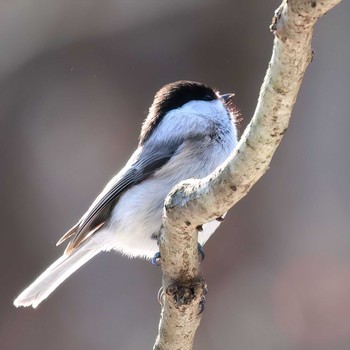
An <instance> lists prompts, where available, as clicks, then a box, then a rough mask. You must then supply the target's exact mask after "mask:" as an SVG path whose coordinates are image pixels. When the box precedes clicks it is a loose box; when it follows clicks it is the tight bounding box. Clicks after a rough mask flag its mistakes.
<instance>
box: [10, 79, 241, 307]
mask: <svg viewBox="0 0 350 350" xmlns="http://www.w3.org/2000/svg"><path fill="white" fill-rule="evenodd" d="M233 96H234V94H224V95H220V93H219V92H218V91H217V90H216V89H213V88H211V87H209V86H208V85H206V84H203V83H198V82H194V81H188V80H180V81H176V82H173V83H169V84H166V85H165V86H163V87H162V88H161V89H160V90H159V91H158V92H157V93H156V95H155V97H154V99H153V103H152V105H151V107H150V109H149V112H148V115H147V117H146V119H145V121H144V122H143V124H142V127H141V133H140V137H139V141H138V146H137V149H136V150H135V152H134V153H133V154H132V156H131V157H130V159H129V161H128V162H127V163H126V165H125V166H124V168H122V170H121V171H120V172H119V173H117V175H115V176H114V177H113V178H112V179H111V180H110V181H109V182H108V183H107V185H106V186H105V187H104V189H103V190H102V192H101V193H100V194H99V195H98V196H97V198H96V199H95V200H94V201H93V203H92V204H91V206H90V207H89V209H88V210H87V211H86V212H85V214H84V215H83V216H82V217H81V219H80V220H79V221H78V222H77V224H76V225H74V226H73V227H72V228H71V229H70V230H69V231H68V232H66V233H65V234H64V235H63V237H62V238H61V239H60V240H59V241H58V242H57V245H59V244H61V243H63V242H64V241H66V240H69V242H68V244H67V246H66V248H65V251H64V253H63V254H62V256H61V257H60V258H58V259H57V260H56V261H55V262H54V263H53V264H52V265H50V266H49V267H48V268H47V269H46V270H45V271H44V272H43V273H42V274H41V275H39V277H38V278H37V279H36V280H34V282H33V283H32V284H30V285H29V286H28V287H27V288H26V289H25V290H24V291H23V292H22V293H20V294H19V295H18V297H17V298H16V299H15V300H14V305H15V306H16V307H19V306H32V307H33V308H36V307H37V306H38V305H39V304H40V303H41V302H42V301H43V300H44V299H46V298H47V297H48V296H49V295H50V294H51V293H52V292H53V291H54V290H55V289H56V288H57V287H58V286H59V285H60V284H61V283H62V282H63V281H64V280H65V279H66V278H68V277H69V276H70V275H71V274H72V273H73V272H75V271H76V270H77V269H78V268H80V267H81V266H82V265H84V264H85V263H86V262H88V261H89V260H90V259H91V258H93V257H94V256H95V255H97V254H98V253H100V252H101V251H111V250H116V251H118V252H120V253H122V254H123V255H126V256H128V257H139V258H144V259H152V257H153V256H155V254H156V253H157V252H158V245H157V239H158V235H159V231H160V228H161V224H162V214H163V206H164V200H165V198H166V196H167V195H168V193H169V192H170V191H171V190H172V188H173V187H174V186H175V185H176V184H178V183H179V182H181V181H183V180H186V179H190V178H196V179H201V178H204V177H206V176H208V175H209V174H210V173H212V172H213V171H214V170H215V169H216V168H217V167H219V166H220V165H221V164H222V163H223V162H224V161H225V160H226V159H227V158H228V156H229V155H230V154H231V153H232V151H233V150H234V149H235V147H236V145H237V122H236V121H237V115H238V112H237V109H236V108H235V107H234V105H233V103H232V98H233ZM221 221H222V218H221V217H220V218H218V219H217V220H212V221H211V222H208V223H205V224H204V225H203V226H202V230H201V231H200V232H199V233H198V242H199V244H200V245H201V246H202V245H204V243H205V242H206V241H207V240H208V239H209V237H210V236H211V235H212V234H213V233H214V231H215V230H216V229H217V228H218V226H219V225H220V223H221Z"/></svg>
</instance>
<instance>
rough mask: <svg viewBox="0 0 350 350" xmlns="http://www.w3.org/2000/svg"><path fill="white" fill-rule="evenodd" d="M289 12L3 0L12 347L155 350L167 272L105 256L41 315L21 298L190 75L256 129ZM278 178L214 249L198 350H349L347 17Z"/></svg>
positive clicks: (127, 1) (1, 100)
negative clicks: (153, 112) (277, 29)
mask: <svg viewBox="0 0 350 350" xmlns="http://www.w3.org/2000/svg"><path fill="white" fill-rule="evenodd" d="M278 4H279V1H272V0H271V1H259V0H249V1H238V0H236V1H233V0H221V1H219V0H216V1H214V0H201V1H194V0H178V1H169V0H164V1H160V0H158V1H156V0H143V1H136V0H123V1H117V0H115V1H111V0H100V1H93V0H75V1H68V0H52V1H45V0H12V1H1V2H0V33H1V36H0V52H1V54H0V167H1V172H0V195H1V197H0V198H1V200H0V205H1V214H0V215H1V218H0V223H1V245H0V266H1V267H0V275H1V284H0V347H1V349H4V350H5V349H6V350H18V349H20V350H22V349H25V350H38V349H50V350H62V349H76V350H79V349H84V350H90V349H91V350H95V349H99V350H109V349H121V350H136V349H151V347H152V345H153V342H154V339H155V336H156V332H157V326H158V317H159V311H160V307H159V305H158V303H157V300H156V294H157V291H158V289H159V286H160V270H159V269H158V268H154V267H152V266H151V265H150V264H149V263H147V262H144V261H141V260H128V259H126V258H123V257H122V256H120V255H118V254H113V253H109V254H107V253H103V254H100V255H99V256H98V257H97V258H95V259H94V260H93V261H92V262H91V263H89V264H87V266H85V267H84V268H82V269H81V270H79V271H78V272H77V273H76V274H75V275H74V276H73V277H72V278H70V279H69V280H68V281H66V283H64V284H63V285H62V286H61V287H60V288H59V289H58V290H57V291H56V292H55V293H54V294H53V295H52V296H51V297H50V298H49V299H48V300H47V301H45V302H44V303H43V304H42V305H41V306H40V307H39V308H38V309H37V310H32V309H18V310H17V309H15V308H14V307H13V306H12V300H13V298H14V297H15V296H16V295H17V293H18V292H20V291H21V290H22V289H23V288H24V287H25V286H26V285H27V284H28V283H29V282H30V281H31V280H32V279H33V278H34V277H35V276H36V275H38V274H39V273H40V272H41V271H42V270H43V269H44V267H45V266H47V265H48V264H49V263H50V262H52V261H53V260H54V259H55V258H56V257H58V256H59V255H60V254H61V251H62V248H61V247H59V248H56V247H55V242H56V241H57V239H58V238H59V237H60V236H61V234H62V233H64V232H65V230H66V229H68V228H69V227H71V226H72V225H73V224H74V223H75V222H76V220H77V219H78V218H79V217H80V215H81V214H82V213H83V212H84V211H85V210H86V209H87V207H88V206H89V204H90V203H91V201H92V200H93V199H94V197H95V196H96V194H97V193H98V192H99V191H100V190H101V188H102V186H103V185H104V184H105V183H106V181H107V180H108V179H109V178H110V177H111V176H112V175H113V174H114V173H115V172H116V171H117V170H118V169H120V168H121V167H122V166H123V164H124V163H125V162H126V160H127V159H128V157H129V156H130V154H131V153H132V151H133V150H134V148H135V147H136V144H137V137H138V133H139V130H140V125H141V122H142V120H143V119H144V117H145V116H146V113H147V109H148V107H149V106H150V103H151V101H152V98H153V95H154V93H155V92H156V90H157V89H158V88H160V87H161V86H162V85H163V84H165V83H168V82H171V81H174V80H178V79H192V80H198V81H202V82H205V83H207V84H209V85H212V86H213V87H217V88H219V89H220V90H221V91H222V92H235V93H236V103H237V105H238V106H239V108H240V110H241V113H242V116H243V117H244V121H243V123H242V127H241V129H243V126H244V125H246V123H247V122H248V121H249V120H250V118H251V115H252V113H253V111H254V108H255V104H256V98H257V95H258V91H259V88H260V85H261V82H262V79H263V76H264V73H265V70H266V67H267V64H268V60H269V58H270V54H271V47H272V39H273V37H272V35H271V34H270V33H269V31H268V25H269V22H270V19H271V17H272V14H273V11H274V9H275V8H276V7H277V6H278ZM313 48H314V49H315V53H316V54H315V58H314V61H313V62H312V64H311V65H310V67H309V69H308V71H307V74H306V77H305V80H304V82H303V86H302V88H301V91H300V96H299V98H298V102H297V104H296V107H295V109H294V112H293V119H292V123H291V125H290V127H289V129H288V132H287V134H286V137H285V138H284V140H283V142H282V145H281V147H280V148H279V150H278V152H277V154H276V156H275V158H274V159H273V162H272V165H271V169H270V171H269V172H268V173H267V174H266V175H265V176H264V178H263V179H262V180H261V181H260V182H259V183H258V184H257V185H256V186H255V187H254V189H253V190H252V191H251V192H250V193H249V195H248V196H247V197H246V198H245V199H244V200H242V201H241V202H240V203H239V204H238V205H237V206H236V207H235V208H234V209H233V210H231V212H230V213H229V215H228V217H227V219H226V220H225V222H224V223H223V225H222V226H221V228H220V230H219V231H218V232H217V233H216V235H215V236H214V237H213V238H212V239H211V240H210V241H209V242H208V244H207V245H206V246H205V251H206V260H205V261H204V263H203V269H204V271H205V275H206V278H207V282H208V284H209V295H208V303H207V308H206V311H205V314H204V317H203V320H202V324H201V327H200V330H199V332H198V336H197V340H196V349H202V350H208V349H237V350H238V349H239V350H245V349H246V350H254V349H257V350H271V349H283V350H289V349H290V350H292V349H293V350H294V349H297V350H310V349H311V350H318V349H330V350H343V349H344V350H345V349H349V346H350V232H349V231H350V230H349V221H350V215H349V213H350V186H349V179H350V156H349V148H350V137H349V132H350V118H349V103H350V98H349V96H350V3H349V2H348V1H343V4H342V5H341V6H339V7H338V8H336V9H335V10H334V11H331V12H330V13H329V14H328V15H327V16H326V17H325V18H324V19H322V21H321V22H320V23H319V24H318V26H317V30H316V35H315V38H314V42H313Z"/></svg>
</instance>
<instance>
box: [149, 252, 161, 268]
mask: <svg viewBox="0 0 350 350" xmlns="http://www.w3.org/2000/svg"><path fill="white" fill-rule="evenodd" d="M151 263H152V265H154V266H160V252H158V253H155V254H154V257H153V258H152V260H151Z"/></svg>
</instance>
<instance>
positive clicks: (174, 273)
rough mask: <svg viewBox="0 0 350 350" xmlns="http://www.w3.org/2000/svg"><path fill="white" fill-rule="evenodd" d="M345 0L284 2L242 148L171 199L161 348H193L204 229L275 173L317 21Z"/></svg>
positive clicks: (163, 242) (163, 249) (164, 243)
mask: <svg viewBox="0 0 350 350" xmlns="http://www.w3.org/2000/svg"><path fill="white" fill-rule="evenodd" d="M340 1H341V0H288V1H287V0H284V1H283V2H282V4H281V6H280V7H279V8H278V9H277V10H276V12H275V16H274V17H273V22H272V24H271V27H270V28H271V31H272V32H273V33H274V34H275V40H274V47H273V52H272V57H271V61H270V63H269V68H268V70H267V72H266V76H265V79H264V82H263V84H262V87H261V90H260V96H259V100H258V104H257V107H256V110H255V113H254V116H253V118H252V121H251V122H250V124H249V125H248V127H247V128H246V130H245V132H244V134H243V136H242V138H241V140H240V142H239V144H238V146H237V148H236V150H235V151H234V152H233V154H232V155H231V156H230V157H229V158H228V160H227V161H226V162H225V163H224V164H223V165H222V166H221V167H220V168H218V169H217V170H216V171H215V172H214V173H213V174H211V175H210V176H208V177H206V178H205V179H202V180H194V179H192V180H187V181H185V182H182V183H181V184H179V185H178V186H176V188H175V189H174V190H173V191H172V192H171V193H170V194H169V196H168V197H167V199H166V201H165V213H164V221H163V229H162V233H161V236H160V237H161V239H160V253H161V256H162V269H163V291H164V292H163V294H162V300H163V305H162V313H161V320H160V324H159V334H158V337H157V340H156V344H155V346H154V349H157V350H175V349H181V350H186V349H192V346H193V340H194V335H195V332H196V329H197V327H198V326H199V322H200V315H198V310H199V307H198V305H199V302H200V300H201V298H202V297H203V296H204V294H205V290H206V288H205V283H204V281H203V277H202V275H201V272H200V268H199V262H198V255H197V254H198V253H197V231H196V227H197V226H198V225H201V224H203V223H206V222H209V221H211V220H213V219H215V218H217V217H219V216H221V215H222V214H223V213H225V212H226V211H227V210H229V209H230V208H232V207H233V206H234V205H235V204H236V203H237V202H238V201H239V200H240V199H241V198H243V197H244V196H245V195H246V194H247V193H248V192H249V190H250V189H251V188H252V186H253V185H254V184H255V183H256V182H257V181H258V180H259V178H260V177H261V176H262V175H263V174H264V173H265V172H266V171H267V169H268V168H269V164H270V162H271V159H272V156H273V154H274V152H275V151H276V149H277V147H278V145H279V144H280V142H281V139H282V137H283V135H284V133H285V132H286V130H287V127H288V123H289V119H290V116H291V112H292V109H293V106H294V103H295V101H296V98H297V94H298V91H299V88H300V84H301V82H302V79H303V76H304V73H305V70H306V68H307V66H308V64H309V63H310V62H311V60H312V50H311V39H312V33H313V28H314V25H315V23H316V22H317V20H318V19H319V18H320V17H321V16H323V15H324V14H325V13H326V12H327V11H329V10H330V9H332V8H333V7H334V6H336V5H337V4H338V3H339V2H340Z"/></svg>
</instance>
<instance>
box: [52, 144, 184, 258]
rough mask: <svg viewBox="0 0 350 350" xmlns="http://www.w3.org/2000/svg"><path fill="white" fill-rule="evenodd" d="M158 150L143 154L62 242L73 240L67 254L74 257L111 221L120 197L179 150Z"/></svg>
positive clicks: (176, 147) (169, 148)
mask: <svg viewBox="0 0 350 350" xmlns="http://www.w3.org/2000/svg"><path fill="white" fill-rule="evenodd" d="M180 144H181V142H179V143H178V144H177V145H172V147H169V145H167V147H157V150H153V151H152V149H149V151H148V152H146V151H142V152H141V154H140V156H139V157H137V160H136V161H135V162H134V163H133V165H132V166H131V167H130V169H129V170H127V171H126V172H125V174H124V175H123V176H122V177H121V178H119V179H118V180H116V182H115V183H114V184H112V185H110V188H109V190H108V191H107V192H106V193H105V194H104V195H103V196H102V197H101V198H100V199H99V200H98V201H97V202H96V204H95V205H94V206H92V207H91V208H90V209H89V210H88V212H87V213H86V214H85V215H84V216H83V217H82V218H81V220H80V221H79V222H78V223H77V224H76V225H75V226H73V227H72V228H71V229H70V230H69V231H68V232H67V233H66V234H65V235H64V236H63V237H62V238H61V239H60V240H59V241H58V242H57V245H58V244H61V243H62V242H63V241H65V240H66V239H68V238H70V237H72V236H73V239H72V240H71V241H70V242H69V244H68V246H67V248H66V253H70V252H71V251H72V250H73V249H74V248H76V247H77V246H79V245H80V244H81V243H82V242H83V241H85V240H86V239H87V238H88V237H90V236H91V235H92V234H94V233H95V232H96V231H98V230H99V229H100V228H101V227H102V226H103V225H104V224H105V222H106V221H107V219H108V218H109V217H110V214H111V212H112V210H113V208H114V206H115V204H116V203H117V201H118V199H119V198H120V196H121V195H122V194H123V193H124V192H125V191H127V190H128V189H129V188H130V187H132V186H134V185H136V184H138V183H140V182H141V181H143V180H145V179H147V178H148V177H149V176H151V175H152V174H154V173H155V172H156V171H157V170H159V169H160V168H161V167H162V166H163V165H165V164H166V163H167V162H168V161H169V159H170V158H171V157H172V156H173V155H174V153H175V152H176V150H177V149H178V146H179V145H180Z"/></svg>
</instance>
